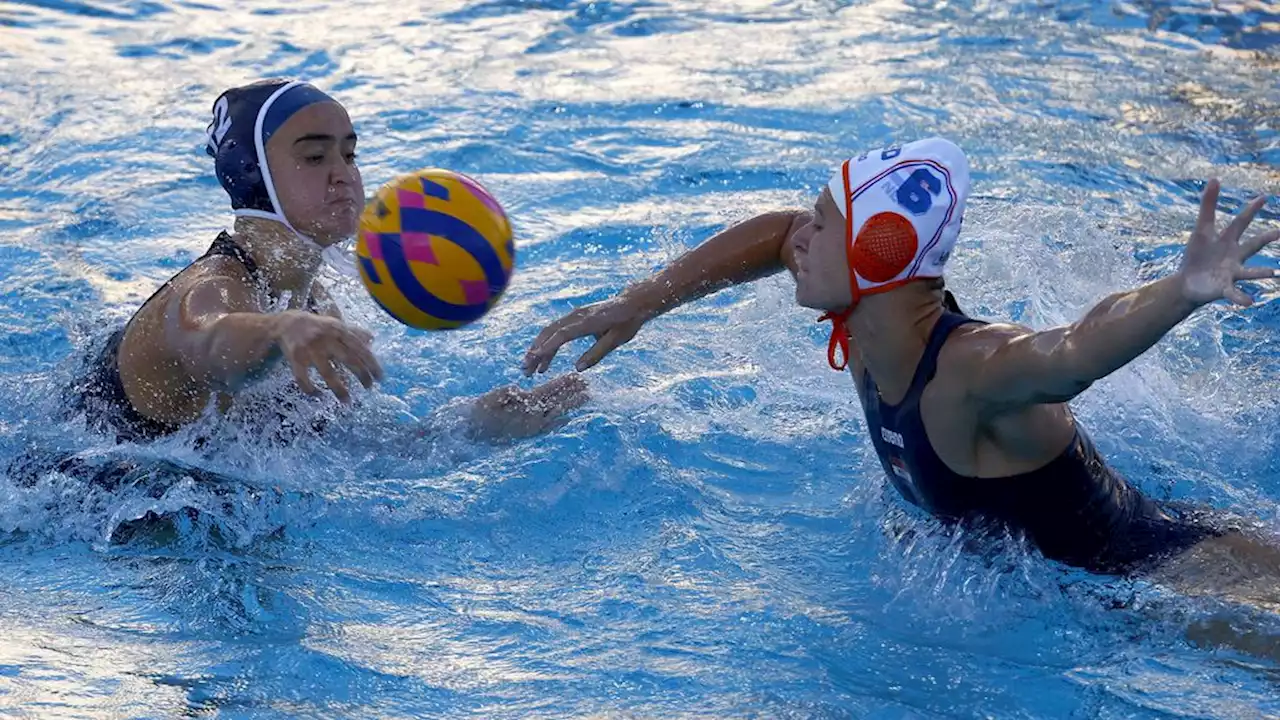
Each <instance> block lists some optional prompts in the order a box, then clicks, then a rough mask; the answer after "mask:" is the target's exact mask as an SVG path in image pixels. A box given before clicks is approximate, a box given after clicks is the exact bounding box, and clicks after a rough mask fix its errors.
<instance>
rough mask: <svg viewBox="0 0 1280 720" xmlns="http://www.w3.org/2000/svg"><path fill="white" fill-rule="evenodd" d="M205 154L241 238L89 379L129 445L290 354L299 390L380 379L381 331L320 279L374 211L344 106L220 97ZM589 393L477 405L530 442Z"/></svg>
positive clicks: (341, 394) (510, 395)
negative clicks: (368, 327)
mask: <svg viewBox="0 0 1280 720" xmlns="http://www.w3.org/2000/svg"><path fill="white" fill-rule="evenodd" d="M207 151H208V153H209V155H211V156H212V157H213V158H214V163H215V167H216V172H217V176H218V181H219V182H220V183H221V184H222V187H223V188H224V189H225V190H226V192H227V194H228V195H229V196H230V198H231V206H232V208H233V209H234V210H235V215H236V221H235V232H234V233H227V232H225V231H224V232H223V233H222V234H220V235H219V236H218V237H217V238H216V239H215V240H214V241H213V244H212V245H211V246H210V248H209V250H208V251H207V252H206V253H205V254H204V255H202V256H201V257H200V258H198V259H197V260H196V261H195V262H193V263H191V265H189V266H188V267H187V268H185V269H184V270H182V271H181V272H179V273H178V274H177V275H175V276H174V277H173V278H171V279H170V280H169V281H168V282H166V283H165V284H164V285H163V286H162V287H161V288H160V289H159V290H158V291H156V293H155V294H154V295H152V296H151V298H150V299H148V300H147V301H146V302H145V303H143V304H142V307H140V308H139V309H138V310H137V312H136V313H135V314H134V315H133V317H132V318H131V319H130V320H129V322H128V323H127V324H125V325H124V327H122V328H120V329H119V330H117V331H116V332H115V333H114V334H113V335H111V337H110V338H109V340H108V341H107V342H106V344H105V346H104V347H103V348H102V350H101V352H100V353H99V354H98V355H96V356H95V357H96V362H95V363H94V364H93V365H92V366H91V368H90V372H89V373H88V374H87V377H85V378H83V379H82V380H81V382H79V383H77V388H76V391H77V392H76V395H77V397H78V398H79V400H80V402H79V403H78V404H79V406H80V407H81V408H82V409H83V410H84V411H85V414H86V416H87V417H88V419H89V420H90V422H91V423H92V424H94V425H95V426H97V427H98V428H100V429H103V430H107V431H110V432H114V433H115V434H116V436H117V437H118V438H120V439H122V440H129V441H138V440H146V439H150V438H155V437H157V436H161V435H165V434H168V433H171V432H173V431H175V430H177V429H178V428H180V427H182V426H183V425H186V424H188V423H191V422H192V421H194V420H196V419H197V418H199V417H200V416H201V415H202V414H203V413H204V412H205V410H206V409H207V408H208V407H209V406H210V404H211V402H213V403H216V405H217V407H218V408H219V409H220V410H226V409H227V408H229V407H230V406H231V405H232V403H233V398H234V396H235V395H236V393H237V391H239V390H241V389H242V388H244V387H246V386H247V385H248V384H250V383H252V382H253V381H254V380H255V379H258V378H260V377H262V376H263V375H264V371H265V370H267V369H268V368H269V367H270V366H272V365H273V364H274V363H276V361H277V360H278V359H280V358H282V359H283V360H284V362H285V363H286V364H287V365H288V367H289V369H290V370H291V371H292V373H293V378H294V380H295V381H296V384H297V387H298V388H299V389H301V390H302V391H303V392H305V393H307V394H310V395H317V394H319V393H320V390H319V388H317V386H316V384H315V383H314V382H313V380H312V378H311V376H310V372H311V370H313V369H314V370H315V371H316V372H317V374H318V375H319V376H320V378H322V379H323V381H324V385H325V386H327V388H328V390H329V391H330V392H332V393H333V394H334V395H335V396H337V398H338V399H339V400H342V401H343V402H346V401H348V400H349V397H350V394H349V391H348V388H347V380H346V379H344V375H345V374H347V373H350V375H354V376H355V378H357V379H358V380H359V382H360V383H361V384H362V385H364V386H365V387H366V388H370V387H372V385H373V383H374V382H375V381H377V380H378V379H380V378H381V377H382V368H381V367H380V366H379V363H378V360H377V358H375V357H374V354H373V352H372V351H371V349H370V340H371V339H372V336H371V335H370V334H369V333H368V332H366V331H364V330H362V329H360V328H357V327H354V326H352V325H350V324H349V323H347V322H345V321H344V320H343V318H342V314H341V313H340V312H339V311H338V308H337V307H336V305H335V304H334V303H333V301H332V300H331V298H330V297H329V295H328V293H327V292H326V291H325V288H324V287H323V286H322V285H321V284H320V283H319V282H317V280H316V276H317V272H318V270H319V269H320V266H321V264H322V255H323V253H324V251H325V250H326V248H329V247H331V246H333V245H334V244H335V243H337V242H339V241H341V240H344V239H346V238H349V237H351V236H353V235H354V234H355V232H356V228H357V225H358V219H359V215H360V212H361V209H362V207H363V205H364V187H363V184H362V182H361V178H360V170H359V168H358V167H357V165H356V133H355V131H354V130H353V128H352V124H351V120H350V118H349V117H348V116H347V112H346V110H345V109H344V108H343V107H342V105H340V104H339V103H338V102H337V101H335V100H334V99H333V98H331V97H329V96H328V95H326V94H325V93H323V92H321V91H320V90H318V89H316V88H315V87H313V86H311V85H308V84H305V83H301V82H290V81H285V80H267V81H262V82H258V83H254V84H251V85H247V86H244V87H238V88H233V89H230V90H227V91H226V92H224V93H222V95H221V96H219V97H218V99H217V101H216V102H215V103H214V106H213V121H212V122H211V123H210V124H209V127H208V143H207ZM584 399H585V384H584V383H583V382H582V381H581V379H579V378H577V377H575V376H567V377H564V378H559V379H557V380H556V381H553V382H551V383H547V384H545V385H543V386H542V387H541V388H538V389H537V390H534V391H532V392H525V391H520V390H516V389H514V388H502V389H500V390H498V391H495V392H494V393H491V394H489V395H487V396H485V397H483V398H481V400H480V402H478V403H476V404H475V405H474V408H475V410H474V412H473V413H472V419H473V420H474V421H475V422H476V425H477V426H479V427H480V428H481V429H483V430H486V431H490V432H492V433H501V434H514V435H521V434H532V433H535V432H538V431H540V430H542V429H543V428H545V427H546V426H548V425H549V424H550V422H552V421H553V420H554V419H555V418H556V417H557V416H559V415H560V414H562V413H563V412H564V411H566V410H567V409H569V408H571V407H573V406H575V405H577V404H580V403H581V402H583V401H584Z"/></svg>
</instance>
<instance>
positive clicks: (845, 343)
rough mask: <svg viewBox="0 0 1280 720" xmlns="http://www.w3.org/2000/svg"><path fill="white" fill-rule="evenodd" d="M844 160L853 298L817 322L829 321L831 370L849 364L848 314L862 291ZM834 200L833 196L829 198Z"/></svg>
mask: <svg viewBox="0 0 1280 720" xmlns="http://www.w3.org/2000/svg"><path fill="white" fill-rule="evenodd" d="M850 162H852V161H850V160H846V161H845V163H844V165H842V166H841V168H840V173H841V176H842V177H843V178H844V257H845V267H847V268H848V269H849V292H850V297H851V298H852V299H853V301H852V302H851V303H849V307H847V308H845V309H844V310H841V311H840V312H835V311H829V312H827V313H826V314H824V315H823V316H822V317H820V318H818V322H826V321H828V320H830V321H831V337H830V339H828V340H827V364H828V365H830V366H831V369H832V370H837V371H843V370H844V369H845V368H847V367H848V366H849V316H850V315H852V314H853V309H854V308H856V307H858V301H859V300H861V299H862V291H861V290H860V289H859V288H858V275H857V273H856V272H854V269H853V193H852V192H850V189H851V188H850V186H849V163H850ZM831 199H832V200H835V198H831ZM836 349H839V350H840V362H839V364H837V363H836Z"/></svg>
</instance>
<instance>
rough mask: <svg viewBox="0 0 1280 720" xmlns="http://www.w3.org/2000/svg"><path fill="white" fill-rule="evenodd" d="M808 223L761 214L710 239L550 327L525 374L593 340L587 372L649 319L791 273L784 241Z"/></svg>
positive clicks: (799, 214)
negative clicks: (582, 340)
mask: <svg viewBox="0 0 1280 720" xmlns="http://www.w3.org/2000/svg"><path fill="white" fill-rule="evenodd" d="M808 222H809V213H807V212H803V211H791V212H775V213H767V214H764V215H759V216H756V217H754V218H751V219H750V220H746V221H744V222H741V223H739V224H737V225H734V226H732V227H730V228H728V229H727V230H724V231H722V232H720V233H717V234H716V235H714V236H712V237H711V238H710V239H709V240H707V241H706V242H704V243H702V244H701V245H699V246H698V247H696V248H694V249H693V250H690V251H689V252H687V253H685V254H684V255H683V256H681V257H680V258H679V259H677V260H676V261H675V262H673V263H672V264H671V265H670V266H668V267H667V268H666V269H664V270H663V271H662V272H660V273H658V274H656V275H654V276H652V277H650V278H647V279H645V280H642V281H640V282H638V283H635V284H634V285H632V286H631V287H629V288H627V289H626V290H624V291H623V292H622V293H621V294H619V295H618V296H617V297H616V298H614V299H612V300H607V301H605V302H602V303H597V304H594V305H588V306H586V307H582V308H578V309H577V310H574V311H573V312H571V313H569V314H568V315H566V316H565V317H563V318H561V319H559V320H557V321H556V322H554V323H552V324H551V325H549V326H548V327H547V328H546V329H545V330H543V331H542V333H541V334H539V335H538V337H537V339H536V340H534V342H533V346H532V347H530V348H529V351H528V353H527V354H526V355H525V358H524V372H525V374H526V375H532V374H533V373H535V372H537V373H541V372H546V370H547V368H549V367H550V366H551V361H552V360H553V359H554V358H555V356H556V353H557V352H558V351H559V350H560V348H561V346H563V345H564V344H565V343H568V342H570V341H572V340H576V339H577V338H581V337H586V336H593V337H595V338H596V343H595V345H593V346H592V347H591V349H589V350H588V351H587V352H586V353H585V354H583V355H582V357H581V358H579V359H578V362H577V364H576V368H577V369H578V370H579V371H581V370H586V369H587V368H589V367H592V366H593V365H595V364H596V363H598V362H600V360H601V359H602V358H603V357H604V356H605V355H608V354H609V353H610V352H612V351H613V350H614V349H616V348H617V347H618V346H620V345H622V344H623V343H626V342H628V341H629V340H631V338H633V337H635V335H636V333H637V332H639V330H640V328H641V327H642V326H643V325H644V324H645V323H646V322H648V321H649V320H651V319H653V318H655V317H658V316H659V315H662V314H663V313H666V312H668V311H670V310H673V309H675V308H677V307H679V306H681V305H683V304H685V303H687V302H689V301H691V300H696V299H698V298H700V297H703V296H705V295H709V294H711V293H713V292H716V291H717V290H721V289H723V288H726V287H729V286H731V285H738V284H741V283H745V282H750V281H752V280H756V279H758V278H761V277H765V276H768V275H772V274H774V273H777V272H779V271H781V270H783V269H788V270H791V271H792V273H794V272H795V263H794V260H793V259H792V255H791V244H790V243H789V242H787V240H788V239H789V238H790V237H791V235H792V234H793V233H795V231H796V230H798V229H800V228H801V227H803V226H804V225H805V224H806V223H808Z"/></svg>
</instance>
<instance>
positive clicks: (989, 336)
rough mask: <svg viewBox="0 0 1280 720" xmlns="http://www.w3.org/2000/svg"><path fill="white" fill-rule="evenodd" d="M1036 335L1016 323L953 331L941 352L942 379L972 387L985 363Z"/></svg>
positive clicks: (970, 326) (980, 324)
mask: <svg viewBox="0 0 1280 720" xmlns="http://www.w3.org/2000/svg"><path fill="white" fill-rule="evenodd" d="M1034 334H1035V331H1034V330H1032V329H1031V328H1028V327H1025V326H1022V325H1017V324H1014V323H984V322H972V323H965V324H964V325H961V326H960V327H957V328H956V329H955V330H952V331H951V335H950V336H949V337H948V338H947V341H946V343H944V344H943V346H942V349H941V350H939V351H938V376H939V377H945V378H947V381H948V384H955V385H968V384H970V383H971V381H972V380H973V379H974V378H976V377H977V376H978V374H979V373H980V372H981V370H982V367H983V364H984V363H987V362H989V361H991V360H992V358H994V357H996V356H997V355H999V354H1000V352H1001V351H1002V350H1005V349H1007V348H1009V347H1011V346H1013V345H1015V344H1017V343H1020V342H1025V341H1026V340H1027V339H1028V338H1030V337H1031V336H1033V335H1034Z"/></svg>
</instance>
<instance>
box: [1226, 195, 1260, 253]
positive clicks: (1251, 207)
mask: <svg viewBox="0 0 1280 720" xmlns="http://www.w3.org/2000/svg"><path fill="white" fill-rule="evenodd" d="M1266 204H1267V198H1266V197H1265V196H1262V197H1256V198H1254V199H1253V202H1250V203H1249V204H1247V205H1245V206H1244V209H1243V210H1241V211H1240V214H1239V215H1237V216H1236V217H1235V219H1234V220H1232V221H1231V224H1230V225H1228V226H1227V229H1226V230H1223V231H1222V236H1223V237H1224V238H1226V239H1228V240H1231V241H1232V242H1236V241H1238V240H1239V239H1240V236H1241V235H1244V231H1245V228H1247V227H1249V223H1251V222H1253V218H1254V216H1255V215H1257V214H1258V211H1259V210H1261V209H1262V206H1263V205H1266Z"/></svg>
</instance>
